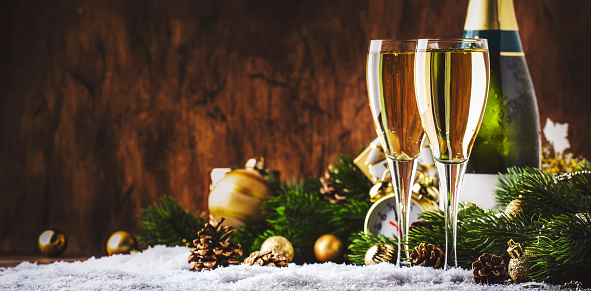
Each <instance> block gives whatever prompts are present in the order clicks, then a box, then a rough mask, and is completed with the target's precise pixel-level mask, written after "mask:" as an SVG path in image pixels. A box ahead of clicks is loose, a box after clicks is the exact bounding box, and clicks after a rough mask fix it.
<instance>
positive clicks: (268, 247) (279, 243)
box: [261, 236, 293, 263]
mask: <svg viewBox="0 0 591 291" xmlns="http://www.w3.org/2000/svg"><path fill="white" fill-rule="evenodd" d="M266 251H270V252H271V253H275V254H278V255H281V256H283V257H285V258H286V259H287V261H288V262H290V263H291V261H292V260H293V246H292V245H291V243H290V242H289V240H288V239H286V238H284V237H282V236H272V237H270V238H267V239H266V240H265V241H264V242H263V244H262V245H261V252H266Z"/></svg>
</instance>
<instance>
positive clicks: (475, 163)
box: [464, 0, 541, 174]
mask: <svg viewBox="0 0 591 291" xmlns="http://www.w3.org/2000/svg"><path fill="white" fill-rule="evenodd" d="M464 37H466V38H475V37H479V38H486V39H488V46H489V51H490V87H489V92H488V101H487V104H486V111H485V113H484V117H483V120H482V126H481V127H480V132H479V133H478V137H477V138H476V142H475V143H474V147H473V149H472V154H471V155H470V161H469V163H468V169H467V171H466V172H467V173H481V174H497V173H504V172H506V170H507V168H509V167H513V166H519V167H523V166H529V167H537V168H539V167H540V156H541V148H540V142H541V141H540V132H541V131H540V119H539V115H538V105H537V102H536V95H535V92H534V87H533V84H532V81H531V77H530V75H529V70H528V69H527V64H526V62H525V55H524V53H523V48H522V46H521V39H520V37H519V30H518V27H517V20H516V18H515V11H514V9H513V0H470V4H469V6H468V15H467V17H466V24H465V26H464Z"/></svg>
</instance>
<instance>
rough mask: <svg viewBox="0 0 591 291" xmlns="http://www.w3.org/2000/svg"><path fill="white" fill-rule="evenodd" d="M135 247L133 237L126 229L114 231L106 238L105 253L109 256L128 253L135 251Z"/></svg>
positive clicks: (135, 243) (135, 242)
mask: <svg viewBox="0 0 591 291" xmlns="http://www.w3.org/2000/svg"><path fill="white" fill-rule="evenodd" d="M137 248H138V246H137V241H136V239H135V237H134V236H133V235H131V234H130V233H129V232H127V231H122V230H120V231H116V232H114V233H113V234H112V235H111V236H110V237H109V239H108V240H107V254H109V256H112V255H116V254H129V253H132V252H135V251H137Z"/></svg>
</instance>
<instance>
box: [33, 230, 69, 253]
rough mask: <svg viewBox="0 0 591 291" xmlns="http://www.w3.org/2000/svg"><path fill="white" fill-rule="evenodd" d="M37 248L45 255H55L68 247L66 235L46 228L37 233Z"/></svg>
mask: <svg viewBox="0 0 591 291" xmlns="http://www.w3.org/2000/svg"><path fill="white" fill-rule="evenodd" d="M37 243H38V245H39V250H40V251H41V252H42V253H43V254H44V255H47V256H50V257H56V256H59V255H61V254H63V253H64V251H65V250H66V248H67V247H68V242H67V240H66V235H65V234H63V233H61V232H59V231H56V230H52V229H49V230H46V231H44V232H42V233H41V235H39V240H38V241H37Z"/></svg>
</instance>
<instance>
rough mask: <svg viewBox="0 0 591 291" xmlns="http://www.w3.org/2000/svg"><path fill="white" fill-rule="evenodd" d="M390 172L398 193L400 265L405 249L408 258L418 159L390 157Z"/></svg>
mask: <svg viewBox="0 0 591 291" xmlns="http://www.w3.org/2000/svg"><path fill="white" fill-rule="evenodd" d="M387 160H388V166H389V167H390V174H392V186H393V188H394V192H395V194H396V206H397V207H396V211H397V213H396V214H397V215H396V216H397V217H398V258H397V259H396V265H397V266H400V262H401V257H402V256H401V255H402V252H403V251H404V253H405V255H404V257H405V258H408V247H407V245H408V244H407V240H408V237H407V235H408V227H409V212H410V211H409V209H410V197H411V191H412V190H411V189H412V185H413V178H414V176H415V172H416V170H417V159H414V160H409V161H396V160H393V159H390V158H388V159H387Z"/></svg>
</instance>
